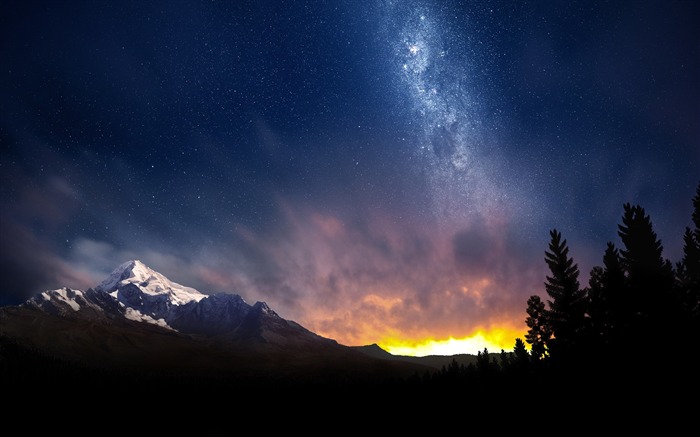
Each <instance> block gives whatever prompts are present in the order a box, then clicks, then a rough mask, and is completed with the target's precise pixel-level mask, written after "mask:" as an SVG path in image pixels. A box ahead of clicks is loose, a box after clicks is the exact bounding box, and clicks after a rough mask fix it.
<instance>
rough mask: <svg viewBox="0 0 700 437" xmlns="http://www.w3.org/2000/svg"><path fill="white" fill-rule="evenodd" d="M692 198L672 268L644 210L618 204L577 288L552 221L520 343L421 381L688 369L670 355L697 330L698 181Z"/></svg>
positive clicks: (676, 373) (689, 344)
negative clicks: (599, 255) (616, 218)
mask: <svg viewBox="0 0 700 437" xmlns="http://www.w3.org/2000/svg"><path fill="white" fill-rule="evenodd" d="M692 203H693V213H692V222H693V225H694V227H693V228H692V229H691V228H690V227H687V228H686V230H685V233H684V235H683V243H684V244H683V257H682V259H681V260H680V261H679V262H678V263H676V265H675V266H674V265H673V264H672V263H671V262H670V261H669V260H667V259H665V258H664V257H663V246H662V244H661V241H660V240H659V239H658V238H657V235H656V232H654V229H653V225H652V221H651V218H650V217H649V215H647V214H646V212H645V210H644V208H642V207H641V206H639V205H635V206H633V205H631V204H629V203H627V204H625V205H624V206H623V214H622V222H621V223H620V224H619V225H618V235H619V237H620V240H621V242H622V245H621V247H620V248H618V247H617V246H616V245H615V244H614V243H612V242H608V243H607V247H606V249H605V252H604V254H603V259H602V266H596V267H593V268H592V270H591V272H590V279H589V281H588V285H587V286H581V284H580V282H579V274H580V272H579V268H578V265H577V264H576V263H575V261H574V259H573V257H572V256H571V255H570V254H569V247H568V245H567V241H566V240H565V239H564V238H563V237H562V234H561V232H559V231H557V230H556V229H552V230H551V231H550V242H549V246H548V249H547V250H546V251H545V257H544V260H545V262H546V264H547V266H548V267H549V274H548V275H547V276H546V281H545V283H544V286H545V287H544V288H545V292H546V298H545V299H544V300H543V299H542V298H541V297H540V296H538V295H533V296H531V297H530V298H529V299H528V300H527V308H526V313H527V318H526V324H527V327H528V331H527V334H526V335H525V341H523V340H522V339H520V338H518V339H516V340H515V346H514V348H513V352H512V353H510V352H505V351H503V350H502V351H501V353H500V355H499V354H492V353H489V351H488V350H487V349H484V351H483V352H479V354H478V356H477V359H476V363H473V364H469V365H466V366H465V365H463V364H459V363H457V361H455V360H453V361H452V363H451V364H450V365H448V366H445V367H443V368H442V369H441V370H440V371H438V372H435V373H433V374H431V375H428V374H426V375H424V376H423V377H422V380H423V381H428V382H432V383H439V382H441V381H442V382H454V381H455V380H461V381H469V382H470V383H473V384H477V385H479V384H490V383H493V382H503V381H504V380H505V381H508V380H509V377H513V378H516V377H517V378H524V377H527V378H533V377H535V378H539V379H540V380H543V379H544V380H547V381H549V382H552V381H561V380H562V378H569V379H570V378H571V377H575V378H576V379H577V380H579V381H580V382H581V383H582V384H585V383H588V382H592V381H602V380H603V377H606V378H605V379H606V380H610V379H615V378H623V379H625V380H627V381H634V380H637V381H638V378H639V377H649V376H652V375H659V374H665V375H667V376H670V377H675V378H686V377H688V376H689V375H693V374H695V373H697V372H696V370H695V369H694V366H695V361H694V360H690V359H685V360H683V359H674V358H672V357H673V356H674V354H678V355H682V354H684V353H685V352H686V351H688V350H690V349H692V348H694V345H695V344H696V342H697V338H698V335H700V184H698V187H697V189H696V194H695V196H694V198H693V199H692ZM525 342H527V343H528V344H529V345H530V350H529V351H528V349H527V347H526V345H525ZM496 355H498V356H499V358H498V359H497V358H496ZM496 375H498V376H496ZM504 377H505V378H504ZM692 378H694V379H695V380H697V377H696V376H693V377H692ZM695 382H697V381H695Z"/></svg>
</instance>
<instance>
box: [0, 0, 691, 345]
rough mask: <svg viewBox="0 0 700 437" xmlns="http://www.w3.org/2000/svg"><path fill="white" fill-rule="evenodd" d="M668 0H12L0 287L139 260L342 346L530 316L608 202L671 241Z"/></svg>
mask: <svg viewBox="0 0 700 437" xmlns="http://www.w3.org/2000/svg"><path fill="white" fill-rule="evenodd" d="M698 29H700V7H699V6H698V4H697V3H696V2H693V1H682V2H666V1H663V2H662V1H660V2H641V1H615V2H601V3H597V2H589V1H581V2H529V3H526V2H519V3H518V4H517V5H513V4H512V2H488V1H483V2H467V1H463V2H456V1H453V2H442V1H435V2H430V1H376V2H375V1H367V2H357V1H328V2H317V1H231V2H216V1H213V2H212V1H206V2H205V1H163V2H144V1H118V2H117V1H115V2H105V1H71V2H53V1H50V2H33V1H4V2H2V4H1V5H0V147H1V149H0V196H1V197H0V233H1V234H0V243H1V246H0V274H1V275H2V279H3V281H2V283H3V286H2V291H0V304H16V303H19V302H21V301H23V300H24V299H26V298H27V297H28V296H30V295H32V294H34V293H37V292H40V291H42V290H43V289H46V288H57V287H59V286H64V285H67V286H72V287H83V288H84V287H88V286H92V285H96V283H97V282H99V280H100V279H101V278H102V277H104V276H106V275H107V274H108V273H109V271H110V270H111V269H112V268H114V267H116V266H117V265H119V264H121V263H122V262H124V261H126V259H129V258H139V259H142V260H143V261H144V262H146V263H147V264H149V265H150V266H151V267H152V268H154V269H156V270H159V271H161V272H163V273H164V274H166V275H167V276H169V277H171V279H174V280H176V281H179V282H183V283H185V284H186V285H191V286H195V287H197V288H199V289H200V290H202V291H204V292H215V291H227V292H236V293H239V294H241V295H243V296H244V298H246V299H248V300H253V301H254V300H258V299H259V300H266V301H268V302H269V303H270V304H271V305H272V306H273V308H275V309H277V310H278V312H280V313H281V314H282V315H283V316H287V317H290V318H294V319H295V320H299V321H300V322H302V323H303V324H304V325H305V326H307V327H310V328H312V329H315V330H317V331H320V332H321V333H324V334H327V335H329V336H332V337H334V338H339V339H340V340H342V341H343V342H345V343H360V342H366V341H368V340H371V339H372V338H371V337H372V336H376V337H387V336H391V335H394V336H397V335H400V334H401V335H405V336H406V337H407V338H418V337H421V336H423V337H425V336H435V337H447V336H460V335H461V336H465V335H468V334H469V333H470V332H473V330H474V329H477V328H478V327H481V328H484V327H486V328H488V327H489V326H491V327H493V326H499V325H504V324H508V323H511V322H509V321H511V320H512V323H513V324H515V325H517V326H520V325H522V320H524V308H525V301H526V300H527V296H529V295H530V294H533V293H538V294H543V293H544V290H543V287H542V285H541V284H542V281H543V280H544V276H543V275H544V272H545V270H544V268H545V266H544V262H543V260H542V257H543V251H544V249H545V248H546V245H547V243H548V230H549V229H551V228H553V227H556V228H557V229H559V230H560V231H562V232H563V234H564V237H565V238H567V239H568V240H569V243H570V245H571V250H572V255H573V256H574V258H575V260H576V261H577V262H579V264H580V266H581V269H582V282H583V283H584V284H585V282H586V281H587V276H588V275H587V273H588V271H589V270H590V268H591V267H592V266H593V265H595V264H600V262H601V258H602V253H603V250H604V248H605V243H606V242H607V241H614V242H616V243H618V238H617V235H616V225H617V223H618V222H619V219H620V216H621V214H622V205H623V203H625V202H631V203H634V204H641V205H642V206H644V207H645V208H646V210H647V212H648V213H649V214H650V215H651V217H652V220H653V222H654V225H655V229H656V231H657V233H658V235H659V237H660V238H661V239H662V242H663V243H664V246H665V248H666V250H665V256H667V257H668V258H670V259H671V260H672V261H674V262H675V261H677V260H678V259H679V258H680V251H681V244H682V241H681V236H682V233H683V229H684V227H685V226H687V225H688V224H689V223H690V213H691V198H692V196H693V194H694V191H695V188H696V186H697V184H698V182H699V181H700V88H699V82H700V31H699V30H698Z"/></svg>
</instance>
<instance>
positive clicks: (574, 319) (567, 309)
mask: <svg viewBox="0 0 700 437" xmlns="http://www.w3.org/2000/svg"><path fill="white" fill-rule="evenodd" d="M549 235H550V236H551V238H552V239H551V241H550V243H549V251H545V261H546V263H547V266H549V270H550V271H551V273H552V275H551V276H547V281H546V282H545V290H546V291H547V294H548V295H549V297H550V299H549V300H547V303H548V306H549V309H548V310H547V312H546V315H547V320H548V322H549V325H550V327H551V330H552V334H553V336H554V338H553V339H552V340H551V341H550V342H549V343H550V345H549V349H550V354H551V355H552V357H554V356H555V354H556V355H558V357H559V359H562V360H568V359H569V358H570V357H571V355H572V354H573V353H574V350H575V348H576V346H577V345H578V346H580V343H581V339H582V335H583V331H584V327H585V323H586V309H587V305H588V301H587V296H586V291H585V290H582V289H580V288H579V282H578V275H579V270H578V265H576V264H575V263H574V260H573V258H570V257H569V248H568V246H567V245H566V240H562V239H561V233H559V232H557V230H556V229H553V230H552V231H550V233H549Z"/></svg>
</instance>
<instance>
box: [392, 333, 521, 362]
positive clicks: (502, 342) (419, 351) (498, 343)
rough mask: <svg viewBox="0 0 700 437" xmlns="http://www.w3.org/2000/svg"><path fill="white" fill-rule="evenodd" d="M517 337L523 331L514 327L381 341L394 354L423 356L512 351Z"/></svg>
mask: <svg viewBox="0 0 700 437" xmlns="http://www.w3.org/2000/svg"><path fill="white" fill-rule="evenodd" d="M517 337H520V338H523V333H522V332H520V331H516V330H513V329H491V330H488V331H485V330H479V331H477V332H476V333H474V334H473V335H471V336H469V337H464V338H453V337H450V338H449V339H446V340H434V339H429V340H422V341H404V340H397V339H391V340H387V341H384V342H381V343H379V346H380V347H381V348H382V349H385V350H386V351H387V352H389V353H391V354H393V355H408V356H415V357H423V356H426V355H457V354H471V355H476V354H477V353H478V352H482V351H483V350H484V348H487V349H488V350H489V353H498V352H500V351H501V349H504V350H505V351H506V352H512V351H513V346H514V345H515V339H516V338H517Z"/></svg>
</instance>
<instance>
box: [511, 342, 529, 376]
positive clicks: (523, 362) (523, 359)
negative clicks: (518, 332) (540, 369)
mask: <svg viewBox="0 0 700 437" xmlns="http://www.w3.org/2000/svg"><path fill="white" fill-rule="evenodd" d="M512 364H513V367H514V368H515V370H516V371H518V372H521V373H522V372H525V371H527V369H529V367H530V354H529V353H528V352H527V349H526V348H525V342H523V340H522V339H520V338H516V339H515V346H514V347H513V360H512Z"/></svg>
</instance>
